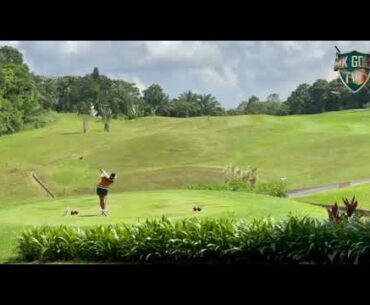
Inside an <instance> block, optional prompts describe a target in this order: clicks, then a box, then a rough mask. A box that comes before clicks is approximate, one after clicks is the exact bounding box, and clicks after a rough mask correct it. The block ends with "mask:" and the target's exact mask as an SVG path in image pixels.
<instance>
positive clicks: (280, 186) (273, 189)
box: [187, 179, 288, 197]
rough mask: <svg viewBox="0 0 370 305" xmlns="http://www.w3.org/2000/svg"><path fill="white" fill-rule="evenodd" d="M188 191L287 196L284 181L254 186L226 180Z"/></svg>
mask: <svg viewBox="0 0 370 305" xmlns="http://www.w3.org/2000/svg"><path fill="white" fill-rule="evenodd" d="M187 188H188V189H190V190H210V191H235V192H248V193H256V194H265V195H270V196H275V197H286V196H287V195H288V189H287V185H286V183H285V182H284V181H282V180H279V181H271V182H260V183H258V184H257V185H255V186H252V185H250V184H248V183H245V182H243V181H241V180H239V179H233V180H228V181H226V182H224V183H210V184H198V185H190V186H188V187H187Z"/></svg>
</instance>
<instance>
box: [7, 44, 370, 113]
mask: <svg viewBox="0 0 370 305" xmlns="http://www.w3.org/2000/svg"><path fill="white" fill-rule="evenodd" d="M6 44H8V45H13V46H15V47H17V48H18V49H19V50H20V51H22V53H23V54H24V58H25V61H26V63H27V64H28V66H29V67H30V68H31V70H32V71H33V72H35V73H36V74H41V75H46V76H63V75H85V74H87V73H90V72H92V70H93V68H94V67H95V66H96V67H98V68H99V70H100V73H101V74H105V75H107V76H109V77H111V78H117V79H123V80H126V81H130V82H135V83H136V84H137V86H138V87H139V88H140V89H141V90H143V89H145V87H148V86H150V85H151V84H153V83H157V84H160V85H161V86H162V87H163V88H164V90H165V91H166V92H167V93H168V94H169V95H170V96H171V97H176V96H178V95H179V94H180V93H182V92H184V91H187V90H192V91H194V92H198V93H212V94H213V95H214V96H216V97H217V99H218V100H219V102H220V103H221V104H222V105H223V106H224V107H226V108H232V107H235V106H237V105H238V104H239V103H240V102H241V101H242V100H246V99H248V98H249V97H250V96H252V95H257V96H258V97H260V98H261V99H264V98H266V96H267V95H269V94H270V93H277V94H279V95H280V98H281V99H282V100H284V99H286V98H287V97H288V96H289V94H290V93H291V91H292V90H294V89H295V88H296V87H297V86H298V85H299V84H301V83H304V82H306V83H309V84H311V83H312V82H313V81H315V80H316V79H318V78H324V79H327V80H331V79H333V78H334V77H336V73H335V72H334V71H333V65H334V59H335V52H336V51H335V48H334V46H335V45H337V46H338V47H339V49H340V50H341V52H348V51H352V50H357V51H359V52H364V53H370V41H356V42H352V41H0V45H6Z"/></svg>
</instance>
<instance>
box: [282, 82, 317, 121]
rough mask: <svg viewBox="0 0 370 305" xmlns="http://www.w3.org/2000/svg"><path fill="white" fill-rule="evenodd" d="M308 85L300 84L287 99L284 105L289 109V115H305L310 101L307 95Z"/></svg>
mask: <svg viewBox="0 0 370 305" xmlns="http://www.w3.org/2000/svg"><path fill="white" fill-rule="evenodd" d="M309 88H310V85H308V84H301V85H299V86H298V87H297V89H296V90H294V91H293V92H292V93H291V95H290V96H289V97H288V99H287V101H286V102H285V104H286V105H287V106H288V107H289V114H303V113H307V110H308V105H309V103H310V101H311V96H310V93H309Z"/></svg>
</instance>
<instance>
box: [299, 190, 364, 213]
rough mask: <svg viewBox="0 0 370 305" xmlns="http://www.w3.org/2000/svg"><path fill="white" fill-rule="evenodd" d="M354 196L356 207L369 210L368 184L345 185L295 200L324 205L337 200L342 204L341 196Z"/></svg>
mask: <svg viewBox="0 0 370 305" xmlns="http://www.w3.org/2000/svg"><path fill="white" fill-rule="evenodd" d="M353 196H356V198H357V199H358V207H357V208H358V209H361V210H369V211H370V185H359V186H353V187H346V188H342V189H338V190H332V191H328V192H324V193H320V194H317V195H312V196H306V197H302V198H297V199H296V200H297V201H301V202H308V203H319V204H325V205H333V204H334V203H335V202H337V203H338V204H339V205H340V206H344V204H343V203H342V198H344V197H347V198H349V199H352V197H353Z"/></svg>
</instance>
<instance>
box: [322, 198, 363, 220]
mask: <svg viewBox="0 0 370 305" xmlns="http://www.w3.org/2000/svg"><path fill="white" fill-rule="evenodd" d="M342 201H343V203H344V205H345V210H346V213H341V212H340V210H339V207H338V203H337V202H335V203H334V205H333V206H331V207H329V208H327V211H328V213H329V220H331V221H333V222H340V221H342V220H348V219H349V218H351V217H352V216H353V215H354V214H355V212H356V209H357V205H358V201H357V200H356V198H355V196H353V198H352V200H351V202H350V201H349V200H348V199H347V198H342Z"/></svg>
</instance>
